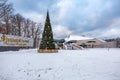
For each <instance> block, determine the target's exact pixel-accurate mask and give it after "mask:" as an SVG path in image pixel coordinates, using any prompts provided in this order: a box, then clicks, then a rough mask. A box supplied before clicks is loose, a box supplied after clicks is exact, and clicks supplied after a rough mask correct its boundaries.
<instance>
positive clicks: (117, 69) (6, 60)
mask: <svg viewBox="0 0 120 80" xmlns="http://www.w3.org/2000/svg"><path fill="white" fill-rule="evenodd" d="M0 80H120V49H107V48H105V49H85V50H60V51H59V53H54V54H38V53H37V49H30V50H20V51H14V52H13V51H9V52H0Z"/></svg>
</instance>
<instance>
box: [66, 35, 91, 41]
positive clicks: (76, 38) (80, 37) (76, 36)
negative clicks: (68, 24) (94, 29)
mask: <svg viewBox="0 0 120 80" xmlns="http://www.w3.org/2000/svg"><path fill="white" fill-rule="evenodd" d="M88 39H93V38H90V37H85V36H78V35H70V36H69V37H67V38H65V41H71V40H88Z"/></svg>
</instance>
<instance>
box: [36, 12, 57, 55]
mask: <svg viewBox="0 0 120 80" xmlns="http://www.w3.org/2000/svg"><path fill="white" fill-rule="evenodd" d="M38 52H39V53H54V52H58V51H57V49H56V48H55V43H54V39H53V33H52V27H51V23H50V18H49V12H48V11H47V16H46V21H45V25H44V31H43V34H42V41H41V42H40V46H39V50H38Z"/></svg>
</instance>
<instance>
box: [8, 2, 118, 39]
mask: <svg viewBox="0 0 120 80" xmlns="http://www.w3.org/2000/svg"><path fill="white" fill-rule="evenodd" d="M9 2H11V3H13V7H14V9H15V12H16V13H20V14H21V15H23V16H24V17H26V18H30V19H32V20H34V21H36V22H41V23H42V24H43V25H44V21H45V17H46V12H47V9H49V13H50V18H51V24H52V27H53V32H54V35H55V37H56V38H63V37H65V36H68V35H70V34H75V35H85V36H89V37H97V38H109V37H120V0H9Z"/></svg>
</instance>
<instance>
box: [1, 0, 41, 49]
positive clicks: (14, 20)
mask: <svg viewBox="0 0 120 80" xmlns="http://www.w3.org/2000/svg"><path fill="white" fill-rule="evenodd" d="M0 33H2V34H9V35H16V36H24V37H29V38H33V39H34V47H38V42H39V39H40V34H41V23H36V22H34V21H32V20H30V19H26V18H24V17H23V16H22V15H21V14H19V13H17V14H14V9H13V5H12V4H11V3H8V1H7V0H0Z"/></svg>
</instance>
